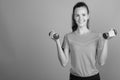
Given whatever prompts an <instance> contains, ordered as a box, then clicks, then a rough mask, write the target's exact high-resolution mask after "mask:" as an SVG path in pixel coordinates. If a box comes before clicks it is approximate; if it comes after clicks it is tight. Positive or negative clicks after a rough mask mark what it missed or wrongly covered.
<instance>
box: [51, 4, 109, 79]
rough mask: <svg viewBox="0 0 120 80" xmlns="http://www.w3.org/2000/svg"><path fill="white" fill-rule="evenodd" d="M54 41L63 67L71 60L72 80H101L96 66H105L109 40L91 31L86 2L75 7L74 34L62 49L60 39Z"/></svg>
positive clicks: (65, 40) (68, 37) (67, 37)
mask: <svg viewBox="0 0 120 80" xmlns="http://www.w3.org/2000/svg"><path fill="white" fill-rule="evenodd" d="M52 39H53V40H55V42H56V45H57V50H58V58H59V60H60V63H61V65H62V66H63V67H65V66H66V65H67V63H68V61H69V59H71V69H70V80H100V76H99V71H98V69H97V68H96V66H95V65H96V64H97V63H98V64H99V65H101V66H102V65H104V64H105V61H106V58H107V44H108V39H103V37H102V35H101V34H100V33H95V32H93V31H91V30H90V29H89V9H88V6H87V5H86V4H85V3H84V2H78V3H77V4H76V5H75V6H74V7H73V14H72V32H70V33H67V34H66V35H65V36H64V39H63V44H62V47H61V44H60V41H59V38H54V37H52Z"/></svg>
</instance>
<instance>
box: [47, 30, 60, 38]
mask: <svg viewBox="0 0 120 80" xmlns="http://www.w3.org/2000/svg"><path fill="white" fill-rule="evenodd" d="M49 36H50V38H51V39H53V40H57V39H59V34H58V33H56V32H55V31H54V30H52V31H50V32H49Z"/></svg>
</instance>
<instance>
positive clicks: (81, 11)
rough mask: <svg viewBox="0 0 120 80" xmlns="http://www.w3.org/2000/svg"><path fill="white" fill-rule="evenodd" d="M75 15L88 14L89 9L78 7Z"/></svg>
mask: <svg viewBox="0 0 120 80" xmlns="http://www.w3.org/2000/svg"><path fill="white" fill-rule="evenodd" d="M75 13H87V9H86V8H85V7H78V8H76V9H75Z"/></svg>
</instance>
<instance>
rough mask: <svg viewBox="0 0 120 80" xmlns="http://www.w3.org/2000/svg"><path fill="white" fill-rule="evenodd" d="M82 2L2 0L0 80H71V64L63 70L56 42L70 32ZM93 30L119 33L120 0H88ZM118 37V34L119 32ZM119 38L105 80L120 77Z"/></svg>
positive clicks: (105, 69) (111, 51)
mask: <svg viewBox="0 0 120 80" xmlns="http://www.w3.org/2000/svg"><path fill="white" fill-rule="evenodd" d="M78 1H80V0H0V80H68V78H69V69H70V63H69V64H68V66H67V67H66V68H63V67H61V65H60V63H59V60H58V57H57V50H56V45H55V42H54V41H52V40H51V39H50V38H49V36H48V32H49V31H50V30H52V29H54V30H55V31H56V32H58V33H59V34H60V36H61V38H60V40H61V43H62V40H63V36H64V34H65V33H67V32H70V31H71V14H72V8H73V6H74V4H76V2H78ZM85 2H86V3H87V4H88V6H89V9H90V13H91V14H90V28H91V30H94V31H96V32H106V31H108V30H109V29H110V28H112V27H115V28H116V29H117V30H118V32H120V29H119V27H120V22H119V21H120V9H119V8H120V5H119V4H120V1H119V0H86V1H85ZM118 34H119V33H118ZM119 41H120V38H119V35H118V36H117V37H116V38H114V39H111V40H110V41H109V50H108V59H107V61H106V64H105V65H104V66H103V67H101V68H100V74H101V78H102V79H103V80H119V79H120V78H119V77H120V58H119V57H120V43H119Z"/></svg>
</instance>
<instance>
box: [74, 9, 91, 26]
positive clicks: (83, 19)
mask: <svg viewBox="0 0 120 80" xmlns="http://www.w3.org/2000/svg"><path fill="white" fill-rule="evenodd" d="M74 19H75V21H76V24H77V25H78V26H79V27H82V26H86V25H87V20H88V19H89V14H88V12H87V9H86V8H85V7H78V8H76V9H75V12H74Z"/></svg>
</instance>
